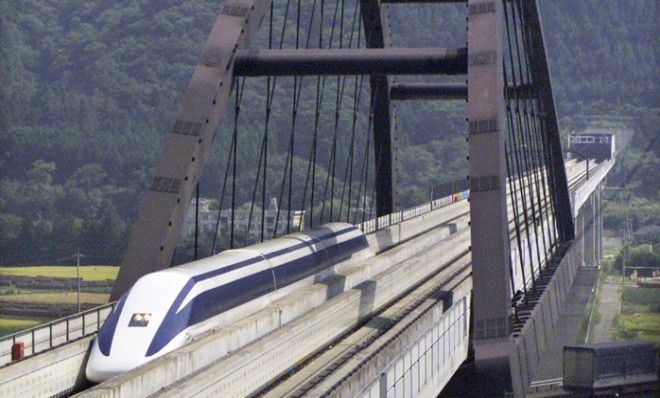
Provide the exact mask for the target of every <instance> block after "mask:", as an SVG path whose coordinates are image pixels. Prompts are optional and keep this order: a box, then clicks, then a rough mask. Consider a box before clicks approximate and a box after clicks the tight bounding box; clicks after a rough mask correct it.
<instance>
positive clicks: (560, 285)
mask: <svg viewBox="0 0 660 398" xmlns="http://www.w3.org/2000/svg"><path fill="white" fill-rule="evenodd" d="M581 263H582V253H581V250H580V247H579V245H575V244H572V245H571V247H570V248H569V249H568V251H567V252H566V254H564V257H563V258H562V260H561V263H560V264H559V267H558V268H557V270H556V272H555V274H554V275H553V276H552V278H551V280H550V282H549V283H548V285H547V286H546V289H545V291H544V292H543V294H542V296H541V298H540V300H539V302H538V304H537V305H536V306H535V307H534V309H533V310H532V314H531V316H530V318H529V320H528V321H527V323H526V324H525V325H524V327H523V329H522V330H521V332H520V335H519V336H518V337H514V336H513V335H511V336H510V337H509V344H510V366H511V377H512V383H513V391H514V393H515V396H516V397H524V396H525V393H526V392H527V390H528V388H529V386H530V385H531V382H532V381H534V379H535V378H534V375H535V373H536V372H537V370H538V369H539V367H540V363H539V362H540V360H541V354H542V353H543V352H544V351H545V350H546V349H547V348H548V343H549V341H551V337H552V336H553V335H554V334H555V333H556V331H555V326H556V324H557V322H558V320H559V311H560V310H561V309H562V308H563V307H564V303H565V300H566V297H567V296H568V293H569V291H570V289H571V287H572V286H573V282H574V280H575V275H576V274H577V272H578V269H579V268H580V265H581Z"/></svg>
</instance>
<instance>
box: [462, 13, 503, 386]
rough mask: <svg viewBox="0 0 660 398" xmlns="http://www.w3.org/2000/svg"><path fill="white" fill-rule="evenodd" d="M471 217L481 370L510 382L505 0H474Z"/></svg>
mask: <svg viewBox="0 0 660 398" xmlns="http://www.w3.org/2000/svg"><path fill="white" fill-rule="evenodd" d="M468 7H469V8H468V10H469V11H468V117H469V160H470V219H471V227H470V233H471V239H472V240H471V242H472V277H473V281H474V290H473V296H472V297H473V308H474V312H473V315H474V353H475V361H476V366H477V370H478V371H479V372H485V373H487V374H488V376H489V377H494V378H496V379H498V380H500V381H501V383H502V384H504V385H510V383H511V380H510V374H509V350H510V348H509V332H510V319H509V318H510V314H511V283H510V269H509V253H510V251H509V250H510V249H509V232H508V220H507V209H506V177H507V173H506V164H505V157H504V143H505V139H506V117H505V113H504V112H505V103H504V75H503V65H502V59H503V56H502V32H503V15H504V14H503V8H502V2H501V1H483V0H469V1H468Z"/></svg>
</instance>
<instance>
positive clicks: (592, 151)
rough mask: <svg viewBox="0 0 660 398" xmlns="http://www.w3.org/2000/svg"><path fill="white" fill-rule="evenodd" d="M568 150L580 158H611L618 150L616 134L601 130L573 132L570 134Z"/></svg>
mask: <svg viewBox="0 0 660 398" xmlns="http://www.w3.org/2000/svg"><path fill="white" fill-rule="evenodd" d="M568 151H569V152H571V153H572V154H573V156H575V157H576V158H578V159H584V158H587V157H588V158H590V159H596V161H598V162H601V161H604V160H609V159H612V157H613V156H614V154H615V151H616V146H615V136H614V134H611V133H601V132H582V133H573V134H570V135H569V136H568Z"/></svg>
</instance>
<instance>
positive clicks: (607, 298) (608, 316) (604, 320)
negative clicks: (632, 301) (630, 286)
mask: <svg viewBox="0 0 660 398" xmlns="http://www.w3.org/2000/svg"><path fill="white" fill-rule="evenodd" d="M620 289H621V286H620V285H619V284H618V283H616V282H614V283H612V282H609V281H607V280H606V281H604V282H603V284H602V285H601V288H600V299H599V302H598V313H599V314H600V322H598V323H597V324H596V325H591V338H590V342H592V343H600V342H602V341H610V340H612V339H613V336H612V335H611V334H610V328H611V327H612V323H613V321H614V317H615V316H616V315H617V314H618V313H619V290H620Z"/></svg>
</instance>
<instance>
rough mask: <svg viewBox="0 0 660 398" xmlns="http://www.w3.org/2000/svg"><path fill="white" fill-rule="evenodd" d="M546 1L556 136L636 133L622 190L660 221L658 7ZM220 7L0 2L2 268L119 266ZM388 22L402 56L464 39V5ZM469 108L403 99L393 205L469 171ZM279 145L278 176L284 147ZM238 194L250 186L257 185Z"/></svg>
mask: <svg viewBox="0 0 660 398" xmlns="http://www.w3.org/2000/svg"><path fill="white" fill-rule="evenodd" d="M540 3H541V15H542V18H543V27H544V32H545V41H546V50H547V52H548V56H549V59H550V62H551V64H550V68H551V73H552V78H553V88H554V93H555V99H556V102H557V107H558V117H559V122H560V128H561V129H562V134H563V135H564V136H565V135H566V134H567V133H568V132H569V131H573V130H580V129H584V128H587V127H594V126H596V127H598V126H602V127H607V128H616V129H622V130H626V131H631V132H633V133H634V136H633V137H634V138H633V140H632V142H631V145H630V146H629V150H628V151H627V152H625V153H624V154H623V155H622V159H621V162H620V165H619V167H618V169H617V172H616V175H615V177H614V178H613V183H614V184H615V185H616V184H623V183H625V184H627V185H626V186H627V187H628V188H629V190H628V195H630V196H632V199H630V200H632V201H633V202H634V203H635V206H636V207H637V208H638V209H639V212H638V213H636V214H637V215H636V216H635V217H636V218H635V222H636V226H641V225H644V224H653V223H658V220H657V217H658V216H657V214H659V212H658V210H660V209H658V187H659V186H660V184H658V173H657V170H658V169H659V167H658V166H659V164H658V162H659V161H658V157H657V153H658V150H659V146H660V144H659V143H658V141H657V137H658V136H660V134H659V133H660V131H658V129H659V126H660V104H659V103H658V86H657V76H658V67H657V64H658V63H657V59H656V57H657V48H658V45H657V37H658V28H657V27H656V26H657V24H656V15H657V8H658V4H657V2H656V1H655V0H639V1H624V0H618V1H617V0H581V1H573V0H554V1H541V2H540ZM220 9H221V2H217V1H207V0H200V1H183V2H181V1H172V0H168V1H160V0H159V1H154V0H137V1H132V2H129V3H125V2H114V1H108V0H91V1H82V0H61V1H57V2H53V1H45V0H37V1H25V0H20V1H13V2H1V3H0V80H1V84H0V101H1V103H2V106H1V107H0V170H1V173H2V174H1V179H0V264H35V263H54V262H58V261H60V259H63V258H65V257H67V256H70V255H71V254H73V253H75V252H76V250H81V251H82V252H83V253H85V254H86V255H88V257H86V260H87V261H88V262H90V263H116V262H118V260H119V257H120V255H121V252H122V248H123V247H124V245H125V244H126V238H127V231H128V228H129V227H130V224H131V222H132V220H134V219H135V215H136V211H137V204H138V203H139V200H140V197H141V195H142V192H143V191H144V189H145V188H146V185H147V181H148V180H149V178H150V177H151V173H152V169H153V167H154V164H155V162H156V159H157V157H158V154H159V152H160V150H161V148H162V145H163V142H164V138H165V136H166V133H167V131H168V129H169V128H170V126H171V125H172V123H173V119H174V116H175V113H176V109H177V106H178V104H179V101H180V97H181V94H182V93H183V91H184V89H185V87H186V84H187V82H188V79H189V78H190V75H191V73H192V70H193V68H194V65H195V61H196V60H197V58H198V54H199V52H200V50H201V48H202V46H203V44H204V42H205V38H206V36H207V35H208V32H209V30H210V28H211V25H212V23H213V21H214V19H215V16H216V15H217V13H218V12H219V10H220ZM390 15H391V20H392V21H391V22H392V43H393V45H394V46H422V45H426V46H431V45H433V46H448V47H458V46H463V45H464V42H465V39H466V37H465V31H464V29H463V26H464V23H465V7H464V6H463V5H416V6H391V7H390ZM411 21H415V22H414V23H411ZM420 26H428V27H442V28H441V29H440V28H438V29H437V30H435V29H429V30H426V31H420V29H419V27H420ZM259 95H260V94H256V93H255V94H254V96H257V97H258V96H259ZM464 108H465V107H464V104H463V103H460V102H459V103H456V102H452V103H404V104H400V105H397V108H396V115H397V119H396V123H397V135H398V137H397V138H398V148H397V151H398V159H399V164H398V176H397V181H398V183H399V186H398V191H399V197H398V203H399V205H401V206H406V205H409V204H411V203H416V202H419V201H420V200H423V199H424V198H425V197H426V196H425V195H427V192H428V188H429V186H430V185H432V184H434V183H438V182H444V181H449V180H452V179H456V178H462V177H464V176H465V175H466V168H467V163H466V161H465V155H466V148H467V147H466V144H465V140H464V134H465V130H466V126H465V123H464V118H465V109H464ZM362 127H364V126H362ZM412 132H414V134H412ZM220 135H221V136H222V134H220ZM249 139H250V137H247V138H246V140H248V141H249ZM277 139H278V140H280V141H282V142H280V143H279V145H278V144H277V143H276V145H274V147H273V148H274V150H275V151H276V153H275V154H274V157H275V161H274V163H273V164H274V165H275V166H277V161H278V160H277V159H278V156H279V157H280V158H282V159H283V154H282V153H277V151H280V152H284V149H283V148H286V143H285V142H284V140H285V137H284V136H282V137H278V138H277ZM218 142H219V145H222V143H223V142H224V143H225V144H226V140H225V141H223V138H222V137H221V138H220V139H219V140H218ZM278 148H279V149H278ZM226 156H227V155H226V154H223V152H222V151H221V150H220V149H218V150H217V151H216V153H215V154H214V155H213V156H212V157H211V158H210V159H209V164H208V167H207V171H206V172H205V174H204V176H203V180H202V185H203V187H204V190H205V192H206V195H207V196H216V195H217V194H218V192H219V185H220V183H219V181H221V178H220V175H221V174H222V173H223V170H224V169H223V168H224V162H225V159H226ZM282 162H283V160H281V161H280V166H281V164H282ZM295 162H300V163H304V162H306V160H305V159H303V158H297V159H295ZM275 166H273V167H275ZM319 168H320V173H324V172H326V171H325V170H323V167H322V166H321V165H320V166H319ZM269 175H274V173H269ZM338 183H339V184H341V183H342V181H338ZM238 185H240V186H241V187H242V188H244V189H243V190H244V191H246V192H248V191H249V190H250V187H249V186H248V183H247V179H246V180H239V182H238ZM244 199H245V198H244ZM613 203H614V205H613V206H611V208H610V209H608V212H609V213H608V219H607V221H608V223H609V225H610V226H611V227H612V228H617V227H618V223H620V221H621V217H622V214H623V213H622V212H623V207H622V204H621V203H623V202H616V201H615V202H613ZM64 260H66V259H64Z"/></svg>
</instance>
